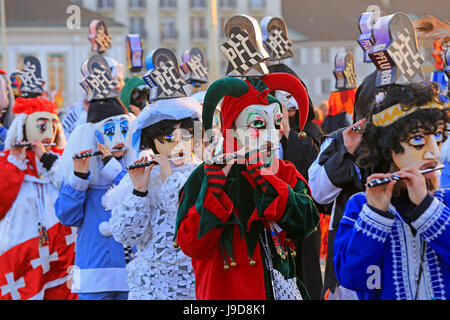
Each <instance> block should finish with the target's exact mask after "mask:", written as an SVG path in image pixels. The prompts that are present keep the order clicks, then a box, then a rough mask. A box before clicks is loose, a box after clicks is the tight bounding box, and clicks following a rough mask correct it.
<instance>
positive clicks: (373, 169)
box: [357, 83, 448, 173]
mask: <svg viewBox="0 0 450 320" xmlns="http://www.w3.org/2000/svg"><path fill="white" fill-rule="evenodd" d="M432 101H436V103H438V101H439V100H438V99H437V96H436V93H435V90H434V87H433V86H432V85H430V84H424V83H413V84H409V85H404V86H395V87H392V88H390V89H389V90H387V91H386V94H385V97H384V100H382V101H381V102H378V103H375V104H373V105H372V106H371V111H370V113H369V116H368V119H367V122H366V126H365V128H364V131H363V136H362V141H361V144H360V153H359V157H358V159H357V163H358V165H359V166H360V167H362V168H366V169H368V171H369V172H370V173H388V172H393V170H394V171H395V169H396V168H394V165H393V160H392V153H391V151H393V152H394V153H397V154H398V153H402V152H404V149H403V147H402V146H401V145H400V142H402V141H404V140H405V139H407V138H408V136H409V135H410V134H411V133H414V132H416V131H417V130H419V129H423V130H424V131H425V134H433V133H435V132H436V130H437V128H438V126H439V125H445V124H446V123H447V122H448V117H447V113H446V111H445V110H444V109H437V108H433V109H419V110H417V111H415V112H413V113H411V114H409V115H407V116H405V117H403V118H401V119H399V120H397V121H395V122H394V123H392V124H390V125H388V126H386V127H377V126H375V125H374V124H372V117H373V115H375V114H377V113H379V112H381V111H383V110H385V109H387V108H389V107H391V106H393V105H395V104H398V103H401V104H402V105H404V106H408V107H414V106H422V105H425V104H427V103H429V102H432ZM445 139H447V134H446V132H445V130H444V141H445Z"/></svg>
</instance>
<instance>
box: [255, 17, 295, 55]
mask: <svg viewBox="0 0 450 320" xmlns="http://www.w3.org/2000/svg"><path fill="white" fill-rule="evenodd" d="M261 30H262V35H263V42H264V44H265V46H266V49H267V51H268V52H269V54H270V58H269V60H270V61H276V60H281V59H287V58H291V57H293V56H294V51H293V50H292V45H293V44H292V41H291V40H289V37H288V31H287V27H286V23H285V22H284V20H283V19H281V18H275V17H265V18H264V19H262V20H261Z"/></svg>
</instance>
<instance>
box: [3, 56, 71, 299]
mask: <svg viewBox="0 0 450 320" xmlns="http://www.w3.org/2000/svg"><path fill="white" fill-rule="evenodd" d="M25 61H27V62H29V64H30V65H34V66H35V68H30V69H24V70H21V72H23V73H27V72H28V73H33V77H28V76H27V77H26V79H30V78H31V79H34V80H39V81H40V82H39V84H38V85H36V83H28V87H22V88H21V95H22V96H19V97H17V99H16V101H15V104H14V106H13V109H12V111H13V112H14V114H16V117H15V119H14V121H13V122H12V123H11V126H10V127H9V130H8V135H7V139H6V144H5V149H6V150H5V151H3V152H1V153H0V179H1V181H2V182H1V184H0V191H1V193H2V197H1V200H0V234H1V237H0V299H1V300H3V299H5V300H11V299H12V300H19V299H20V300H27V299H45V300H47V299H48V300H66V299H67V300H73V299H77V295H76V294H73V293H71V292H70V289H69V288H68V286H67V281H68V280H69V268H70V267H71V266H72V265H73V263H74V257H75V252H74V249H75V243H74V242H75V241H74V238H75V233H76V230H75V229H72V228H70V227H66V226H64V225H62V224H61V223H59V221H58V219H57V217H56V215H55V211H54V208H53V205H54V203H55V201H56V198H57V197H58V187H59V180H58V178H57V171H58V168H57V160H58V159H59V158H60V155H61V153H62V152H63V148H64V146H65V139H64V133H63V130H62V126H61V124H60V122H59V120H58V108H57V107H56V105H55V104H54V103H53V102H51V101H49V100H47V99H44V98H42V97H41V96H40V93H42V84H43V80H42V79H41V78H40V74H38V73H35V72H36V71H37V70H40V63H39V61H38V60H37V59H36V58H34V57H26V58H25ZM21 74H22V73H21ZM22 75H23V74H22ZM41 80H42V82H41ZM32 88H34V90H33V89H32ZM23 96H27V97H28V98H24V97H23Z"/></svg>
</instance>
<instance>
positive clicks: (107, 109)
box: [55, 56, 132, 300]
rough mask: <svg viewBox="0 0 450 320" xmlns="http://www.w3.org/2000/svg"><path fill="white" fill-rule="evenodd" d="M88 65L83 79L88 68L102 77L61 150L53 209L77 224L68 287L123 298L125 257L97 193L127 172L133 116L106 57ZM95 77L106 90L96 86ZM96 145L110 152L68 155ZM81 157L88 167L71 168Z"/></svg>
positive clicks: (84, 294) (85, 295)
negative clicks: (83, 120)
mask: <svg viewBox="0 0 450 320" xmlns="http://www.w3.org/2000/svg"><path fill="white" fill-rule="evenodd" d="M87 65H88V66H89V68H88V69H89V70H85V71H86V73H83V74H84V76H85V77H86V79H85V81H86V82H87V83H88V84H90V83H91V82H92V81H93V78H92V77H91V76H90V74H89V72H91V73H93V74H95V75H99V74H101V77H99V79H97V78H95V79H96V80H95V79H94V80H95V81H94V82H95V84H96V85H94V86H93V87H92V88H91V87H89V88H90V89H89V90H88V93H89V95H88V101H89V110H88V112H87V119H86V123H84V124H80V125H78V126H76V128H75V129H74V130H73V132H72V134H71V135H70V138H69V141H68V142H67V146H66V148H65V150H64V153H63V156H62V161H61V164H60V171H61V173H62V175H63V178H62V184H61V189H60V193H59V197H58V199H57V200H56V203H55V212H56V216H57V217H58V219H59V220H60V221H61V222H62V223H63V224H65V225H69V226H74V227H78V237H77V243H76V252H75V268H74V271H73V285H72V292H77V293H78V297H79V299H80V300H106V299H108V300H126V299H128V291H129V287H128V284H127V271H126V264H127V260H126V259H127V257H126V256H125V251H124V247H123V246H122V244H120V243H119V242H117V241H115V240H114V238H113V237H112V232H111V227H110V225H109V219H110V218H111V211H110V210H106V209H105V208H104V207H103V205H102V197H103V196H104V195H105V193H106V191H107V190H108V189H110V188H112V187H114V186H115V185H117V184H118V183H119V182H120V180H121V179H122V178H123V177H124V176H125V174H126V173H127V172H126V170H125V168H126V165H127V164H129V161H131V159H130V158H129V157H128V156H129V155H130V153H127V151H126V150H127V149H128V147H129V146H130V140H126V138H127V133H128V128H129V122H130V121H131V120H132V118H130V117H129V115H128V114H127V112H126V109H125V108H124V107H123V105H122V103H121V102H120V100H118V93H117V91H116V90H115V85H111V83H112V84H114V82H113V80H112V75H111V73H110V72H109V67H108V64H107V62H106V60H105V59H104V58H103V57H101V56H94V57H91V58H90V59H89V61H88V62H87ZM99 68H100V69H102V70H100V69H99ZM83 70H84V69H83ZM104 70H107V71H106V72H105V71H104ZM98 82H99V83H100V84H101V85H102V86H103V87H102V88H106V89H108V90H109V91H108V90H107V91H105V90H106V89H105V90H103V91H101V92H99V91H97V90H96V89H95V88H97V84H98ZM108 84H109V85H108ZM99 144H101V145H102V146H103V148H107V149H109V151H111V154H109V153H105V151H103V154H102V155H101V157H100V156H95V155H94V156H90V157H82V158H81V160H80V159H75V160H74V159H72V157H73V156H74V155H78V154H79V153H80V152H82V151H83V150H96V149H97V148H98V150H100V149H101V148H100V147H99ZM113 150H116V151H113ZM100 151H101V150H100ZM87 159H89V160H87ZM80 161H81V162H83V161H89V163H88V167H87V168H88V169H86V167H84V166H82V168H83V169H78V170H82V171H83V172H77V171H76V168H80V166H79V164H80Z"/></svg>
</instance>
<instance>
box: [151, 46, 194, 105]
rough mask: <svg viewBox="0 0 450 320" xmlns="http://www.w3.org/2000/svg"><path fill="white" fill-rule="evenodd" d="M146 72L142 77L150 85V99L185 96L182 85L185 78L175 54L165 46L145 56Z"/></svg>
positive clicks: (184, 82)
mask: <svg viewBox="0 0 450 320" xmlns="http://www.w3.org/2000/svg"><path fill="white" fill-rule="evenodd" d="M145 64H146V66H147V69H148V72H147V73H146V74H145V75H144V77H143V79H144V80H145V82H146V83H147V85H148V86H149V87H150V101H154V100H159V99H171V98H181V97H186V92H185V91H184V88H183V86H184V85H186V80H184V78H183V77H182V76H181V71H180V67H179V64H178V60H177V57H176V56H175V54H174V53H173V52H172V51H171V50H169V49H166V48H159V49H156V50H153V51H152V52H150V53H149V54H148V55H147V57H146V58H145Z"/></svg>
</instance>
